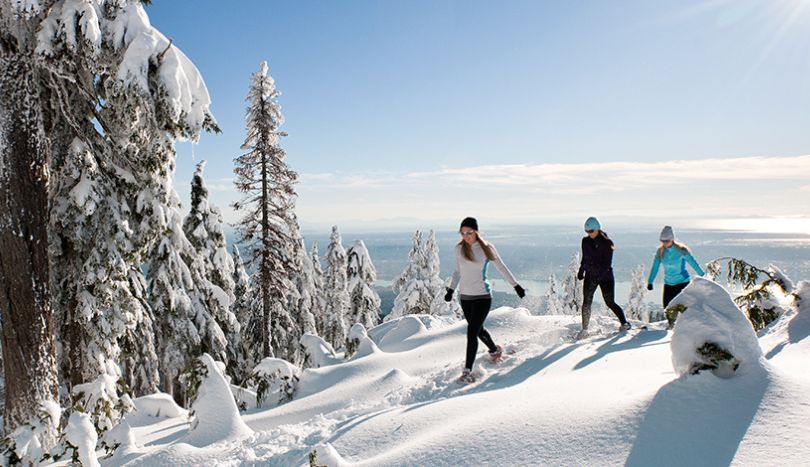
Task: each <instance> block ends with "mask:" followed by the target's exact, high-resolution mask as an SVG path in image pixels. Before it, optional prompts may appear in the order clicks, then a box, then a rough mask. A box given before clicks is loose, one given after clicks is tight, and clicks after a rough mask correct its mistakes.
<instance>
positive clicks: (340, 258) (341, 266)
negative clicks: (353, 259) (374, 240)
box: [321, 225, 349, 349]
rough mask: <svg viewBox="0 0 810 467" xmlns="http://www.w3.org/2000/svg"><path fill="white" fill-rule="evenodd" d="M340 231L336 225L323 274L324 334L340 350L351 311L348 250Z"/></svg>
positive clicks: (326, 339) (333, 228)
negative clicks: (344, 245) (347, 269)
mask: <svg viewBox="0 0 810 467" xmlns="http://www.w3.org/2000/svg"><path fill="white" fill-rule="evenodd" d="M342 242H343V240H342V239H341V238H340V231H339V230H338V227H337V226H336V225H335V226H333V227H332V236H331V237H330V239H329V247H328V248H327V249H326V269H325V270H324V273H323V290H324V310H323V334H321V336H322V337H323V339H324V340H325V341H326V342H329V344H331V345H332V347H333V348H335V349H338V348H340V347H342V346H343V344H344V341H345V340H346V331H347V330H346V314H347V313H348V311H349V291H348V289H347V286H348V284H347V277H346V266H347V259H346V250H345V249H343V243H342Z"/></svg>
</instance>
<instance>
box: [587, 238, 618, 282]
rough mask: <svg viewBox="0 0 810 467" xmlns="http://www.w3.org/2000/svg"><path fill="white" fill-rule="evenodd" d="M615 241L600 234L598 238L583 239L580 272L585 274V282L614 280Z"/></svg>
mask: <svg viewBox="0 0 810 467" xmlns="http://www.w3.org/2000/svg"><path fill="white" fill-rule="evenodd" d="M613 249H614V247H613V240H611V239H609V238H607V235H606V234H604V233H602V232H599V235H597V236H596V238H591V237H589V236H586V237H585V238H583V239H582V262H580V264H579V272H580V273H582V272H584V273H585V280H595V281H604V280H612V279H613Z"/></svg>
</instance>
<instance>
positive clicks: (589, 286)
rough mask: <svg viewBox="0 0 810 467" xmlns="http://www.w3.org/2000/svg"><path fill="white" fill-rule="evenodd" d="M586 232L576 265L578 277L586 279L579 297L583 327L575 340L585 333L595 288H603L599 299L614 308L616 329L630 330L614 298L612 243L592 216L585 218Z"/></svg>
mask: <svg viewBox="0 0 810 467" xmlns="http://www.w3.org/2000/svg"><path fill="white" fill-rule="evenodd" d="M585 233H587V234H588V235H587V236H585V237H584V238H583V239H582V262H581V263H580V265H579V272H578V273H577V279H579V280H583V279H584V280H585V282H584V283H583V286H582V287H583V293H584V297H583V299H582V330H581V331H579V334H577V339H581V338H583V337H586V336H587V335H588V323H589V322H590V320H591V304H592V303H593V295H594V294H595V293H596V288H597V287H598V288H599V289H601V290H602V298H603V299H604V300H605V305H607V307H608V308H610V309H611V311H613V313H614V314H615V315H616V317H617V318H619V323H621V325H620V327H619V330H620V331H625V330H627V329H630V323H628V322H627V319H626V318H625V317H624V311H623V310H622V308H621V307H620V306H619V305H618V304H616V300H615V299H614V294H615V287H616V282H615V280H614V279H613V250H615V249H616V247H615V246H614V245H613V240H611V239H610V238H609V237H608V235H607V233H605V232H604V231H602V227H601V225H600V224H599V221H598V220H597V219H596V218H595V217H589V218H588V220H586V221H585Z"/></svg>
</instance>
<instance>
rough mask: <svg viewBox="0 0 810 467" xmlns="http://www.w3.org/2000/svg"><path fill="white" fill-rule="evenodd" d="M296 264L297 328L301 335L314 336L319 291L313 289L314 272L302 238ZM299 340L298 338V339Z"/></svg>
mask: <svg viewBox="0 0 810 467" xmlns="http://www.w3.org/2000/svg"><path fill="white" fill-rule="evenodd" d="M298 264H299V270H300V271H301V272H300V273H299V274H298V277H297V281H296V288H297V289H298V294H297V295H296V297H297V299H298V303H297V310H298V326H299V329H301V334H302V335H303V334H306V333H309V334H316V333H317V328H316V325H315V315H314V314H313V310H314V309H315V301H316V300H317V296H318V295H319V294H320V291H319V290H318V289H316V287H315V271H314V266H313V264H312V258H310V256H309V255H308V254H307V249H306V244H305V243H304V238H303V237H301V238H300V247H299V249H298ZM299 340H300V337H299Z"/></svg>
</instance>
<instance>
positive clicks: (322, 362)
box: [301, 334, 340, 368]
mask: <svg viewBox="0 0 810 467" xmlns="http://www.w3.org/2000/svg"><path fill="white" fill-rule="evenodd" d="M301 349H302V351H303V353H304V368H320V367H322V366H329V365H334V364H335V363H340V359H339V358H337V356H335V351H334V349H332V346H331V345H329V342H326V341H325V340H324V339H323V338H322V337H320V336H316V335H315V334H304V335H303V336H301Z"/></svg>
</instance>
